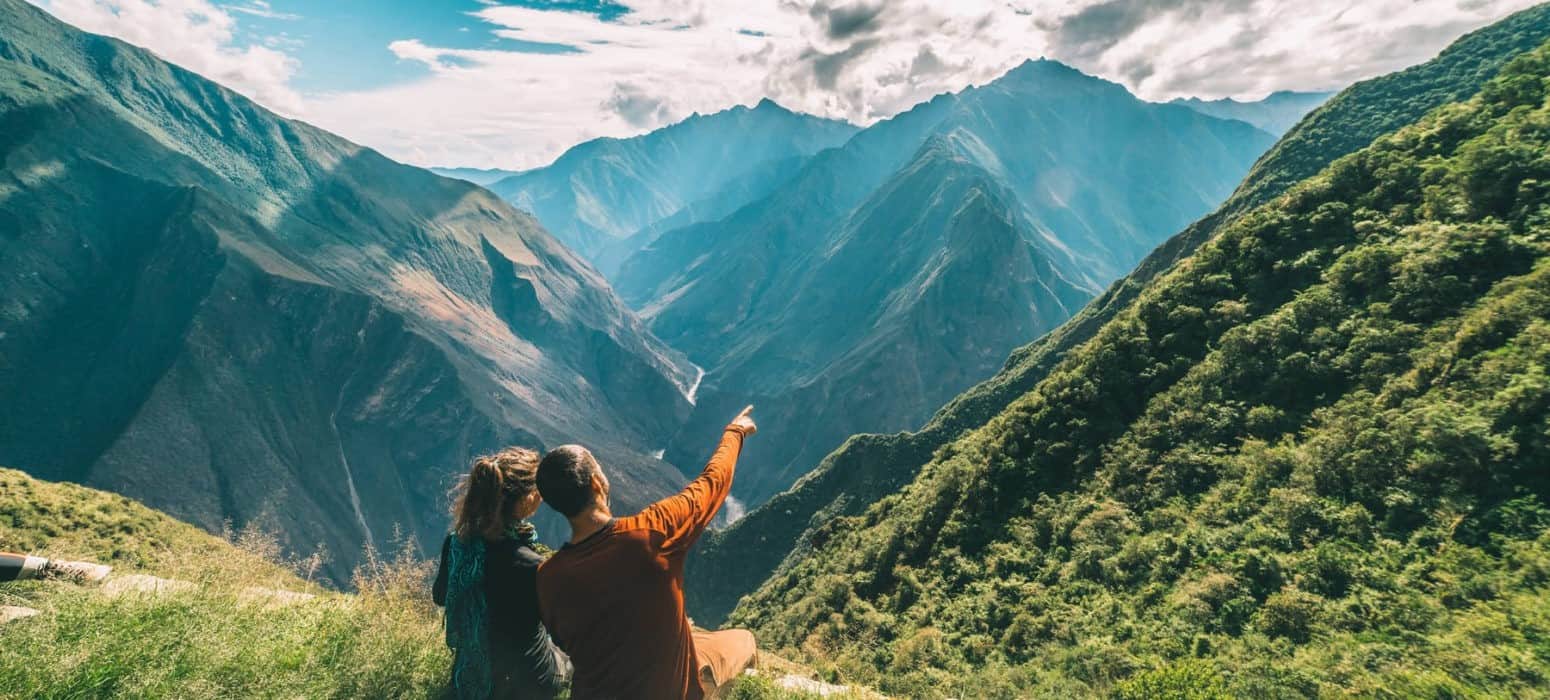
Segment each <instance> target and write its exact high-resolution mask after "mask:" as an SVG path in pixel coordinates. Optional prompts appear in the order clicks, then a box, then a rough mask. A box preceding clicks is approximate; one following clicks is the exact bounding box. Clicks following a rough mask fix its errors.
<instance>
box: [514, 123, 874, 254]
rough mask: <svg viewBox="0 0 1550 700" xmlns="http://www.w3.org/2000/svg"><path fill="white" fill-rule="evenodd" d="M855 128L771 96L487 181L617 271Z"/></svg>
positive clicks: (763, 188)
mask: <svg viewBox="0 0 1550 700" xmlns="http://www.w3.org/2000/svg"><path fill="white" fill-rule="evenodd" d="M855 131H856V128H855V127H854V126H851V125H850V124H846V123H845V122H841V121H834V120H829V119H820V118H817V117H813V116H810V115H805V114H797V113H795V112H792V111H790V110H788V109H786V108H784V107H781V106H780V105H778V104H775V103H774V102H773V101H771V100H768V99H766V100H762V101H760V102H759V103H758V104H756V105H754V106H753V107H743V106H738V107H733V108H731V109H727V110H724V111H721V112H717V113H715V114H707V115H700V114H695V115H694V116H691V117H689V118H688V119H685V120H683V121H680V122H678V123H675V124H672V125H670V126H667V127H664V128H661V129H657V130H655V131H652V132H650V133H648V134H645V135H643V136H637V137H632V138H622V139H621V138H600V139H594V140H591V141H587V142H585V143H582V144H579V145H577V146H575V147H572V148H571V149H569V150H567V151H566V152H565V153H563V154H561V155H560V157H559V158H557V159H556V160H555V161H554V163H552V164H550V165H548V166H545V167H542V168H537V169H534V170H529V171H525V172H522V173H518V174H515V175H512V176H510V177H506V178H503V179H501V180H498V181H496V182H494V183H492V184H490V185H489V187H490V189H491V190H492V191H494V192H495V193H496V194H499V195H500V196H501V197H504V198H505V199H506V200H507V201H509V202H511V203H512V204H513V205H515V206H516V207H518V208H520V209H522V210H524V211H528V212H532V214H533V215H534V216H535V217H537V218H538V220H539V221H540V222H542V223H543V225H544V226H545V227H546V228H547V229H549V230H550V231H551V232H553V233H554V235H555V236H556V237H558V238H559V239H560V240H561V241H563V242H564V243H565V244H566V245H568V246H570V247H571V249H573V250H575V251H576V252H578V253H580V254H581V255H582V256H584V257H586V258H588V259H590V260H593V261H595V262H596V263H597V265H598V267H599V269H601V270H603V271H604V272H605V273H608V274H611V273H612V271H613V269H614V268H615V266H616V265H617V264H618V262H619V261H621V260H623V259H624V258H625V257H627V256H628V255H629V253H630V252H632V251H633V250H635V249H636V248H639V247H641V246H643V245H645V244H647V243H649V242H650V241H652V240H653V239H654V238H655V237H656V235H657V234H659V233H660V232H661V231H662V230H664V228H673V227H679V226H687V225H689V224H693V223H695V222H698V221H702V220H705V219H707V218H719V217H722V216H725V215H726V214H727V213H728V212H730V211H732V210H734V209H736V208H737V207H739V206H741V205H742V204H744V203H746V202H748V201H750V200H752V199H755V198H757V197H759V196H761V195H763V194H764V193H766V192H768V191H769V190H770V189H771V188H773V187H775V186H776V185H778V184H780V183H781V182H782V181H783V179H784V177H786V176H787V175H789V173H790V172H791V171H792V170H793V168H794V166H795V164H796V163H799V162H801V160H802V159H804V158H806V157H808V156H811V155H812V154H814V153H817V152H818V151H821V150H823V149H825V148H828V147H830V146H834V145H838V144H839V143H842V142H844V140H845V139H847V138H849V137H850V135H851V134H853V133H855Z"/></svg>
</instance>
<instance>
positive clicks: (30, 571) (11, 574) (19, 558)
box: [0, 552, 48, 582]
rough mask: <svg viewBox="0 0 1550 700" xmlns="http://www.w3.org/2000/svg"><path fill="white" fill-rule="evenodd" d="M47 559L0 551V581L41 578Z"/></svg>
mask: <svg viewBox="0 0 1550 700" xmlns="http://www.w3.org/2000/svg"><path fill="white" fill-rule="evenodd" d="M47 566H48V560H47V559H44V558H43V557H34V556H29V555H26V554H13V553H11V552H0V582H5V581H20V580H23V579H29V578H42V577H43V570H44V568H45V567H47Z"/></svg>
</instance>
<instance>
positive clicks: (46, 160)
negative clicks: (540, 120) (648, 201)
mask: <svg viewBox="0 0 1550 700" xmlns="http://www.w3.org/2000/svg"><path fill="white" fill-rule="evenodd" d="M0 16H3V17H4V20H5V21H4V23H3V24H0V85H3V89H0V161H3V165H4V167H3V170H0V290H3V293H0V299H3V300H4V301H3V302H0V394H4V395H5V396H6V397H7V398H6V400H5V401H4V402H0V462H3V463H8V464H12V465H15V466H18V467H21V468H24V469H26V470H28V471H29V472H31V473H35V474H38V475H40V476H42V477H45V478H49V479H56V480H69V481H76V482H81V483H86V484H90V485H93V486H97V487H99V488H105V489H108V490H113V491H118V492H122V493H124V494H126V495H130V496H133V497H135V498H137V499H139V500H142V501H144V502H146V503H147V504H149V505H151V506H153V507H156V508H159V509H162V510H165V511H167V512H169V513H173V514H175V515H177V516H179V517H181V518H184V519H186V520H188V521H190V522H193V523H195V524H197V525H200V526H202V527H204V528H206V529H210V530H217V529H219V528H221V527H222V524H223V523H224V522H225V521H228V520H230V521H234V522H235V523H236V524H237V525H239V526H241V525H243V524H245V523H250V522H257V523H261V524H263V525H265V526H266V527H269V528H270V529H274V530H277V531H279V532H280V533H282V535H283V538H284V544H285V545H286V546H287V547H288V548H290V549H291V550H293V551H300V552H309V551H311V550H312V549H314V548H316V547H317V546H318V545H320V544H321V545H322V546H324V547H325V548H326V549H327V550H328V552H329V553H330V554H331V555H332V557H333V562H332V565H331V568H330V573H331V574H333V575H334V576H335V577H336V579H340V580H342V579H343V578H344V577H346V576H347V575H348V572H349V570H350V568H351V566H353V564H354V563H355V562H356V561H357V560H358V558H359V555H360V552H361V549H362V546H363V545H365V544H377V545H379V546H385V545H388V544H390V540H391V539H392V537H393V536H394V530H395V528H396V527H402V528H403V529H404V534H405V535H407V536H408V537H410V538H412V539H413V540H414V541H418V542H419V543H421V544H422V545H423V544H426V543H430V544H429V545H428V546H434V543H435V542H436V541H437V540H439V533H440V532H441V531H442V529H443V528H444V527H445V523H446V515H445V504H446V499H445V492H446V487H447V486H448V485H450V475H451V474H452V473H454V472H457V471H461V470H462V469H463V468H465V466H466V465H467V463H468V462H469V460H470V458H471V456H472V455H474V454H477V453H481V452H485V451H489V450H492V449H494V448H497V447H499V446H501V445H504V444H509V443H513V442H516V443H524V444H531V445H534V446H541V445H543V444H550V443H555V442H567V441H571V440H585V441H589V442H591V443H593V444H596V445H597V446H598V449H599V450H600V453H601V454H602V455H604V457H605V458H606V459H609V460H610V462H611V463H612V464H613V465H615V467H616V471H617V472H618V473H619V474H620V477H621V478H622V479H623V480H624V483H625V485H623V486H621V494H629V496H628V497H627V499H628V500H629V501H630V502H631V504H640V503H644V502H647V501H648V500H649V499H650V498H652V497H653V496H656V495H660V494H662V493H664V492H666V491H667V489H668V488H669V487H670V485H671V483H672V480H673V478H674V474H673V471H672V470H671V469H670V468H667V467H665V465H662V464H661V463H660V462H658V461H656V460H653V459H651V458H649V457H646V456H644V455H645V454H647V452H648V451H649V450H650V448H651V447H652V445H651V442H653V439H652V437H651V436H654V435H659V434H661V433H663V432H670V431H672V430H673V429H674V428H675V427H676V425H677V424H678V422H679V421H681V420H682V418H683V417H684V415H685V414H686V412H687V410H688V408H689V402H688V400H687V399H686V398H685V393H686V391H687V389H688V387H689V385H690V383H691V382H692V381H693V376H692V375H691V371H692V369H691V368H690V367H689V365H688V364H687V363H686V362H684V361H683V359H682V356H681V355H679V354H677V353H676V352H674V351H672V350H670V349H668V348H667V347H666V346H664V345H662V344H661V343H660V342H658V341H657V340H656V339H655V338H653V337H651V335H650V334H649V333H647V332H646V331H645V329H644V328H642V326H641V325H640V323H639V322H638V321H637V320H636V319H635V318H634V316H633V315H632V314H631V313H630V312H629V310H628V309H626V308H625V307H624V306H623V305H622V304H621V303H620V302H619V301H618V300H617V299H616V298H615V297H614V296H613V294H612V293H611V292H610V291H609V289H608V287H607V284H606V283H605V282H604V281H603V279H602V278H601V277H600V276H599V275H598V274H597V273H596V272H595V271H593V270H592V269H591V268H590V267H589V266H588V265H587V264H586V263H585V262H583V261H581V260H580V259H579V258H577V257H576V256H575V255H574V254H572V253H571V252H570V251H568V250H566V249H565V248H564V247H563V246H561V245H560V244H559V243H558V242H557V241H556V240H554V239H553V238H552V237H550V236H549V235H548V234H547V233H545V232H544V231H543V229H542V228H540V227H539V226H538V225H537V223H536V222H534V221H533V220H532V219H531V218H530V217H528V216H527V215H525V214H522V213H520V212H518V211H516V210H514V209H512V208H511V207H510V206H509V205H507V204H506V203H504V202H502V201H500V200H499V199H497V198H495V197H494V196H492V195H490V194H489V193H487V192H486V191H484V190H482V189H479V188H477V187H474V186H472V185H469V184H466V183H462V182H458V181H455V180H450V179H446V178H442V177H438V176H436V175H432V174H431V173H429V172H427V171H424V170H420V169H417V168H412V167H408V166H404V165H401V164H398V163H395V162H392V161H390V160H388V159H386V158H383V157H382V156H380V155H378V154H377V153H375V152H373V151H370V150H367V149H363V148H361V147H359V146H356V145H354V144H351V143H349V142H347V141H344V140H343V139H340V138H338V137H335V136H333V135H330V134H328V133H326V132H323V131H320V130H317V129H315V128H312V127H310V126H308V125H306V124H303V123H300V122H295V121H290V120H285V119H282V118H279V117H277V116H275V115H273V114H271V113H269V112H267V111H265V110H263V109H262V108H260V107H258V106H256V105H254V104H253V103H251V102H249V101H248V100H246V99H244V98H242V97H240V96H238V95H236V94H235V93H232V92H230V91H228V90H226V89H224V88H221V87H219V86H217V85H215V84H214V83H211V82H209V81H207V80H204V79H203V78H200V77H199V76H197V75H194V74H193V73H189V72H187V71H184V70H182V69H179V68H177V67H175V66H171V65H169V64H167V63H165V62H162V61H160V60H158V59H157V58H156V57H155V56H153V55H152V54H150V53H149V52H146V51H143V50H140V49H136V48H134V47H131V46H128V45H126V44H124V43H122V42H119V41H116V40H112V39H108V38H104V37H100V36H95V35H90V34H86V33H82V32H79V31H76V30H74V29H72V28H70V27H68V26H66V25H64V24H61V23H59V22H57V21H56V20H54V19H52V18H50V17H49V16H47V15H46V14H44V13H43V12H42V11H41V10H38V9H36V8H34V7H32V6H30V5H27V4H25V3H22V2H18V1H16V0H0Z"/></svg>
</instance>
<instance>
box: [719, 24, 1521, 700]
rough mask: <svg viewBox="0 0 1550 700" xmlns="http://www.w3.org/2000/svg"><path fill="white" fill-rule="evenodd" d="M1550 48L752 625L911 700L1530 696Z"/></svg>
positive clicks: (1194, 267)
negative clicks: (1180, 691) (947, 699)
mask: <svg viewBox="0 0 1550 700" xmlns="http://www.w3.org/2000/svg"><path fill="white" fill-rule="evenodd" d="M1547 97H1550V46H1543V47H1541V48H1539V49H1536V50H1534V51H1532V52H1530V53H1528V54H1525V55H1523V56H1521V57H1520V58H1518V59H1515V60H1514V61H1513V62H1512V63H1511V64H1509V65H1508V67H1507V68H1505V69H1503V71H1502V72H1501V74H1500V75H1498V76H1497V77H1496V78H1495V79H1493V80H1492V81H1490V82H1489V83H1488V84H1487V85H1486V86H1485V88H1484V89H1483V90H1481V91H1480V94H1479V95H1478V96H1477V97H1475V98H1474V99H1472V100H1470V101H1468V102H1465V103H1458V104H1453V105H1448V106H1444V107H1442V108H1439V109H1437V110H1435V111H1433V112H1432V113H1431V114H1430V115H1428V116H1427V117H1425V118H1424V119H1422V120H1421V121H1420V122H1419V123H1417V124H1415V125H1413V126H1410V127H1407V128H1405V129H1403V130H1401V131H1399V132H1397V133H1396V134H1393V135H1390V136H1387V137H1384V138H1381V139H1379V140H1378V141H1377V142H1376V143H1374V144H1373V145H1372V146H1370V147H1368V148H1366V149H1364V150H1361V151H1359V152H1357V153H1355V154H1353V155H1351V156H1348V157H1345V158H1342V159H1340V160H1338V161H1336V162H1335V163H1333V164H1332V165H1331V166H1329V167H1328V168H1325V169H1324V170H1323V171H1322V172H1320V173H1319V174H1318V175H1316V176H1315V177H1312V178H1310V179H1308V180H1306V181H1304V182H1302V183H1301V184H1299V185H1297V186H1296V187H1294V188H1292V189H1291V190H1290V191H1289V192H1288V193H1287V194H1286V195H1285V196H1282V197H1280V198H1277V199H1275V200H1273V201H1271V202H1269V203H1267V204H1265V205H1263V206H1261V207H1258V208H1255V209H1253V210H1250V211H1248V212H1247V213H1245V214H1243V215H1242V216H1240V217H1238V218H1236V219H1234V220H1233V221H1231V222H1230V223H1227V224H1226V225H1225V226H1223V227H1222V229H1221V230H1220V231H1219V232H1218V234H1217V235H1216V236H1215V237H1214V238H1213V239H1212V240H1210V241H1209V242H1208V243H1205V244H1204V245H1202V246H1201V247H1199V249H1198V250H1196V251H1195V252H1194V253H1193V254H1192V255H1190V256H1188V257H1187V258H1186V259H1184V260H1183V261H1181V262H1180V263H1179V264H1178V265H1176V266H1174V267H1173V268H1172V269H1171V270H1169V271H1168V272H1166V273H1165V274H1161V275H1159V276H1157V277H1156V278H1155V279H1153V280H1152V281H1151V282H1150V283H1149V284H1147V285H1146V286H1145V287H1144V289H1142V290H1141V291H1140V293H1139V295H1138V296H1137V298H1136V299H1135V301H1134V302H1133V303H1132V304H1130V305H1129V306H1128V307H1126V308H1125V309H1124V310H1122V311H1120V312H1119V313H1117V314H1115V315H1114V316H1113V317H1112V319H1110V320H1108V321H1107V322H1106V323H1104V324H1102V326H1101V328H1100V329H1099V330H1097V332H1096V333H1095V334H1094V335H1093V336H1092V338H1091V340H1088V341H1087V342H1084V343H1081V344H1079V345H1077V346H1075V347H1074V348H1073V349H1072V350H1070V351H1069V352H1068V353H1066V354H1065V355H1064V357H1063V358H1062V359H1060V360H1059V361H1058V363H1056V364H1055V365H1054V367H1053V369H1052V370H1051V371H1050V372H1049V373H1048V374H1047V376H1046V377H1044V378H1043V379H1042V380H1041V381H1039V382H1038V383H1037V384H1036V385H1035V386H1034V388H1033V389H1032V390H1031V391H1029V392H1027V393H1025V394H1023V395H1022V396H1021V397H1019V398H1017V399H1016V400H1015V401H1013V402H1012V403H1011V404H1010V405H1009V406H1007V407H1006V409H1005V410H1003V411H1001V412H1000V413H999V414H998V415H997V416H996V417H995V418H993V419H992V420H990V421H989V422H988V423H986V424H985V425H984V426H983V427H980V428H978V429H976V430H974V431H972V432H969V433H967V434H965V435H964V436H963V437H962V438H960V439H958V440H956V441H954V442H952V443H951V444H949V445H947V446H946V447H945V448H943V449H942V450H939V451H938V452H937V453H936V455H935V457H934V458H933V459H932V460H931V461H930V462H929V463H928V464H927V465H926V466H925V467H924V468H923V469H922V470H921V471H920V474H919V477H918V478H916V479H915V480H914V482H913V483H911V484H910V485H908V486H907V487H905V488H904V489H903V490H902V491H900V492H899V493H897V494H895V495H893V496H890V497H888V498H885V499H883V500H882V501H881V502H879V503H878V504H876V505H875V506H873V507H871V508H869V509H867V510H866V511H865V513H864V514H862V515H860V516H855V517H847V518H839V519H836V520H833V521H831V522H829V523H828V524H826V525H825V526H823V527H821V528H819V529H818V531H817V532H816V533H814V534H813V546H814V549H813V550H812V551H811V552H809V553H807V554H806V555H805V556H803V557H800V558H799V560H797V561H795V562H793V564H792V565H791V566H790V567H789V568H787V569H785V570H783V571H782V572H781V573H780V574H778V575H776V576H775V577H773V578H772V579H770V580H769V581H768V582H767V583H766V584H765V585H764V586H763V587H761V588H760V589H759V590H758V591H757V593H755V594H754V595H753V596H751V597H750V598H747V599H745V600H744V602H743V604H742V605H741V606H740V607H739V608H738V609H737V611H735V612H734V614H733V616H732V621H733V622H735V623H739V624H746V625H750V626H752V627H754V628H755V629H756V630H757V631H758V632H759V633H760V635H761V639H762V640H764V641H765V642H766V643H767V644H773V645H774V646H776V647H777V648H779V649H785V650H788V651H790V652H792V653H800V654H802V655H804V656H805V657H806V658H809V659H814V660H818V659H821V660H824V661H825V662H827V663H831V664H833V666H835V667H837V668H838V669H839V670H840V671H841V672H843V673H845V674H847V675H850V676H852V677H859V678H866V679H873V680H876V681H877V682H879V683H880V684H881V686H882V688H883V689H884V690H885V691H893V692H898V693H901V694H906V695H911V696H915V695H919V696H939V695H953V694H973V695H976V696H986V695H994V694H998V693H999V694H1028V693H1037V694H1046V695H1055V696H1061V695H1070V694H1081V693H1101V692H1114V693H1117V694H1120V695H1122V696H1146V695H1149V694H1151V693H1153V692H1155V691H1156V690H1157V689H1158V688H1161V687H1166V686H1169V685H1173V686H1177V687H1187V688H1193V689H1195V690H1197V691H1198V692H1199V693H1200V696H1206V697H1210V696H1219V695H1226V694H1232V695H1245V696H1254V697H1277V696H1292V697H1296V696H1312V695H1323V694H1332V693H1339V692H1356V693H1358V694H1370V695H1379V696H1397V697H1414V696H1432V697H1444V696H1461V695H1471V694H1484V695H1521V694H1528V693H1533V692H1535V689H1538V688H1542V687H1544V685H1545V684H1546V683H1547V682H1550V645H1547V644H1546V641H1545V640H1546V639H1547V638H1550V589H1547V588H1546V585H1547V584H1550V507H1547V502H1550V500H1547V499H1550V478H1547V476H1546V474H1545V472H1544V469H1543V465H1544V464H1546V463H1547V461H1550V373H1547V369H1546V368H1547V367H1550V185H1547V184H1546V183H1547V182H1550V155H1547V154H1550V101H1547Z"/></svg>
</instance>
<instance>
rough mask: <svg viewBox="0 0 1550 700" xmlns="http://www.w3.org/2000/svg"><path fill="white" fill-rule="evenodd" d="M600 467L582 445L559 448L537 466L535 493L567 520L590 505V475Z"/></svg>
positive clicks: (547, 455)
mask: <svg viewBox="0 0 1550 700" xmlns="http://www.w3.org/2000/svg"><path fill="white" fill-rule="evenodd" d="M598 471H599V467H598V466H597V460H596V459H594V458H593V457H592V453H591V452H588V451H587V448H585V447H582V446H581V445H561V446H559V447H556V448H554V449H552V450H549V454H546V455H544V459H543V461H541V462H539V463H538V494H539V495H540V496H543V499H544V502H545V503H548V504H549V506H550V507H551V508H554V509H555V510H557V511H560V515H563V516H565V517H567V518H570V517H575V516H576V515H577V514H578V513H580V512H581V511H583V510H586V509H587V506H590V505H592V476H593V475H594V474H597V473H598Z"/></svg>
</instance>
